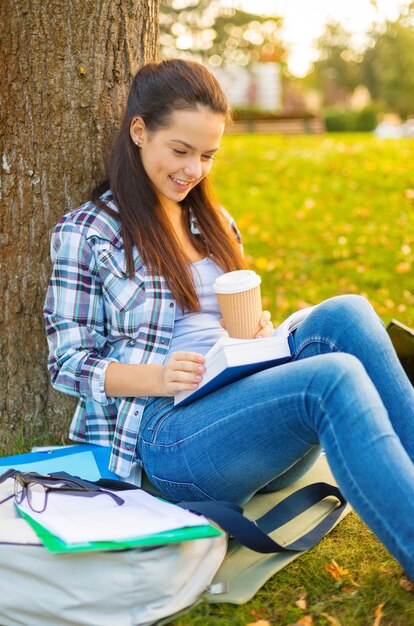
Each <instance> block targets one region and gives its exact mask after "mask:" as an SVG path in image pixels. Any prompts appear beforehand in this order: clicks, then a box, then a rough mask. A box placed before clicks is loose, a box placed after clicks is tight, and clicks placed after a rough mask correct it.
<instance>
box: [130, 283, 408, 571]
mask: <svg viewBox="0 0 414 626" xmlns="http://www.w3.org/2000/svg"><path fill="white" fill-rule="evenodd" d="M259 341H260V340H259ZM294 343H295V352H294V356H293V357H292V359H291V361H289V362H288V363H285V364H284V365H280V366H278V367H274V368H271V369H268V370H264V371H262V372H259V373H257V374H254V375H252V376H249V377H247V378H245V379H242V380H239V381H237V382H235V383H232V384H230V385H228V386H226V387H223V388H222V389H219V390H217V391H215V392H213V393H211V394H210V395H208V396H206V397H204V398H202V399H200V400H198V401H195V402H193V403H192V404H190V405H188V406H185V407H182V408H174V405H173V400H172V398H153V399H150V400H149V401H148V403H147V407H146V409H145V412H144V416H143V421H142V425H141V430H140V436H139V443H138V447H139V448H138V451H139V456H140V458H141V459H142V463H143V466H144V468H145V470H146V472H147V474H148V476H149V478H150V480H151V481H152V482H153V484H154V485H155V486H156V487H157V488H158V489H159V490H160V491H161V493H163V494H164V495H165V496H167V497H168V498H171V499H173V500H182V499H185V500H191V499H200V500H203V499H211V498H214V499H225V500H231V501H233V502H236V503H239V504H241V503H244V502H246V501H247V500H248V499H249V498H250V497H251V496H252V495H253V494H254V493H256V492H257V491H259V490H262V489H265V490H266V489H278V488H280V487H282V486H284V485H286V484H288V483H290V482H293V481H294V480H296V479H297V478H298V477H299V476H300V475H302V474H303V473H304V472H306V470H307V469H309V467H310V466H311V465H312V464H313V463H314V462H315V460H316V458H317V457H318V455H319V453H320V449H321V446H322V447H323V449H324V450H325V452H326V455H327V459H328V462H329V465H330V467H331V470H332V472H333V474H334V476H335V479H336V481H337V483H338V485H339V487H340V489H341V490H342V492H343V494H344V495H345V497H346V498H347V499H348V501H349V502H350V503H351V504H352V506H353V507H354V508H355V510H356V511H357V513H358V514H359V515H360V517H361V518H362V519H363V520H364V521H365V522H366V524H367V525H368V526H369V527H370V528H371V530H372V531H373V532H374V533H375V534H376V535H377V537H378V538H379V539H380V540H381V541H382V542H383V543H384V544H385V545H386V546H387V548H388V549H389V551H390V552H391V553H392V554H393V555H394V556H395V558H396V559H397V560H398V561H399V562H400V563H401V564H402V566H403V567H404V568H405V569H406V571H407V573H408V575H409V576H410V577H411V578H412V579H414V388H413V386H412V385H411V383H410V381H409V380H408V378H407V376H406V375H405V372H404V370H403V368H402V367H401V365H400V362H399V361H398V358H397V356H396V354H395V351H394V349H393V347H392V344H391V342H390V340H389V338H388V335H387V332H386V330H385V329H384V325H383V324H382V322H381V320H380V319H379V318H378V316H377V315H376V314H375V312H374V310H373V308H372V307H371V305H370V304H369V302H368V301H367V300H365V299H364V298H362V297H360V296H354V295H348V296H338V297H335V298H331V299H329V300H326V301H325V302H323V303H321V304H320V305H319V306H318V307H316V308H315V309H314V310H313V311H312V312H311V314H310V315H309V316H308V318H307V319H306V320H305V321H304V322H302V324H301V325H300V327H299V328H298V330H297V331H296V332H295V334H294Z"/></svg>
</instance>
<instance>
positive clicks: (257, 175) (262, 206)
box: [2, 135, 414, 626]
mask: <svg viewBox="0 0 414 626" xmlns="http://www.w3.org/2000/svg"><path fill="white" fill-rule="evenodd" d="M413 162H414V141H413V140H409V139H406V140H405V139H401V140H383V141H380V140H377V139H375V138H373V137H370V136H368V135H337V136H335V135H325V136H320V137H319V136H303V137H278V136H273V135H267V136H259V135H253V136H226V137H224V139H223V145H222V148H221V149H220V151H219V153H218V155H217V158H216V161H215V165H214V168H213V180H214V183H215V187H216V192H217V196H218V198H219V199H220V201H221V202H222V204H223V205H224V206H226V207H227V208H228V210H229V211H230V212H231V213H232V215H233V216H234V217H235V218H236V221H237V223H238V225H239V227H240V229H241V231H242V234H243V242H244V247H245V252H246V254H247V257H248V259H249V262H250V264H251V267H252V268H254V269H256V271H257V272H258V273H260V275H261V276H262V278H263V283H262V291H263V298H264V303H265V305H266V308H268V309H269V310H270V311H271V312H272V318H273V320H274V321H275V322H280V321H282V320H283V319H284V318H285V317H286V316H287V315H288V314H289V313H291V312H292V311H294V310H296V309H297V308H300V307H302V306H303V305H305V304H313V303H316V302H319V301H320V300H322V299H324V298H328V297H330V296H334V295H337V294H342V293H358V294H364V295H365V296H367V297H368V298H369V299H370V300H371V302H372V303H373V304H374V306H375V308H376V310H377V312H378V313H379V315H380V316H381V317H382V319H383V320H384V321H385V322H388V321H389V320H390V319H391V318H393V317H396V318H398V319H399V320H400V321H402V322H404V323H405V324H407V325H414V293H413V277H412V267H413V265H414V169H413V168H412V163H413ZM36 443H37V444H39V445H40V444H41V443H52V442H51V441H40V440H39V438H36ZM29 448H30V442H28V441H24V440H22V439H21V438H20V439H19V441H16V449H15V450H9V451H8V453H9V454H12V453H18V452H22V451H24V450H27V449H29ZM2 452H4V453H6V451H2ZM332 559H335V560H336V561H337V563H338V564H339V565H340V566H341V567H343V568H347V569H349V570H350V574H349V575H348V576H347V577H345V581H344V582H343V583H342V584H341V583H338V582H336V581H335V580H334V579H333V578H332V577H331V575H330V574H329V573H328V572H327V571H326V569H325V566H326V565H327V564H329V563H330V562H331V561H332ZM349 577H352V579H353V580H354V581H355V582H357V583H358V585H359V586H358V587H357V586H354V585H352V583H349ZM400 578H401V568H400V567H399V565H398V564H397V563H396V562H395V561H394V560H393V559H392V558H391V557H390V556H389V554H388V553H387V552H386V551H385V549H384V548H383V547H382V546H381V545H380V543H379V542H378V541H377V540H376V539H375V538H374V537H373V535H372V534H371V533H370V531H369V530H368V529H367V528H366V527H365V526H364V524H363V523H362V522H361V521H360V520H359V519H358V517H357V516H356V515H354V514H351V515H348V517H347V518H346V519H345V520H344V521H343V522H342V523H341V524H340V525H339V526H338V527H337V528H336V529H335V530H334V531H333V532H332V533H330V535H329V536H328V537H326V538H325V539H324V540H323V541H322V542H321V543H320V544H318V546H316V548H314V549H313V550H311V551H310V552H308V553H307V554H305V555H304V556H302V557H300V558H299V559H297V560H296V561H295V562H294V563H292V564H290V565H289V566H288V567H286V568H285V569H284V570H282V571H281V572H280V573H278V574H277V575H276V576H274V577H273V579H272V580H270V581H269V582H268V583H267V584H266V585H265V587H264V588H263V589H262V590H261V591H260V592H259V593H258V594H257V595H256V597H255V598H254V599H253V600H252V601H251V602H249V603H248V604H246V605H244V606H240V607H236V606H232V605H207V604H202V605H200V606H199V607H196V608H195V609H193V610H192V611H190V612H189V613H187V614H186V615H184V616H182V617H180V618H177V619H176V620H175V621H174V622H173V623H174V624H175V626H242V625H243V626H244V625H245V624H248V623H249V622H255V621H257V620H259V619H262V620H268V621H270V623H271V624H272V626H276V625H279V624H280V625H287V624H292V623H295V622H297V621H298V620H299V619H300V618H301V617H303V616H304V615H311V616H312V617H313V624H317V625H325V624H326V625H327V624H335V623H336V626H338V623H337V622H334V621H332V620H333V618H336V620H338V621H339V623H340V624H341V626H349V625H352V626H368V625H371V624H374V620H375V616H374V614H375V609H376V607H378V606H379V605H381V604H382V603H385V604H384V607H383V616H382V618H381V619H380V621H379V622H377V624H376V626H378V625H379V624H380V626H410V625H414V594H413V593H408V592H407V591H405V590H404V589H402V588H401V586H400ZM349 591H351V592H352V593H349ZM303 593H306V598H307V603H308V608H307V610H302V609H299V608H298V607H297V606H296V605H295V602H296V601H297V600H298V599H299V597H300V596H301V594H303Z"/></svg>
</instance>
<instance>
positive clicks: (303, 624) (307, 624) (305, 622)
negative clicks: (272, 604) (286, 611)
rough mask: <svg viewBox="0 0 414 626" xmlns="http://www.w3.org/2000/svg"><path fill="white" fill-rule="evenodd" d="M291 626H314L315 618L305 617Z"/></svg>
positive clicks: (290, 625)
mask: <svg viewBox="0 0 414 626" xmlns="http://www.w3.org/2000/svg"><path fill="white" fill-rule="evenodd" d="M289 626H313V617H312V615H304V616H303V617H301V619H300V620H299V621H298V622H295V623H294V624H289Z"/></svg>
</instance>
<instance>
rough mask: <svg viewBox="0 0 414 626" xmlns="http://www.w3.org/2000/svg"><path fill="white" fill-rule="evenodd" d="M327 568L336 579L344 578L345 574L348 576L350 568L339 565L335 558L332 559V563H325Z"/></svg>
mask: <svg viewBox="0 0 414 626" xmlns="http://www.w3.org/2000/svg"><path fill="white" fill-rule="evenodd" d="M325 569H326V571H327V572H329V573H330V575H331V576H332V578H334V579H335V580H342V578H344V576H347V575H348V574H349V569H344V568H343V567H341V566H340V565H338V563H337V562H336V561H334V559H332V561H331V563H329V564H328V565H325Z"/></svg>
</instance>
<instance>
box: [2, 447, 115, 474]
mask: <svg viewBox="0 0 414 626" xmlns="http://www.w3.org/2000/svg"><path fill="white" fill-rule="evenodd" d="M110 454H111V448H109V447H107V446H96V445H93V444H87V443H82V444H74V445H71V446H63V447H61V448H54V447H52V448H50V449H46V448H45V449H44V450H42V451H39V452H27V453H25V454H15V455H13V456H5V457H2V458H0V473H3V471H5V470H6V469H8V468H9V467H16V466H20V465H27V464H30V466H31V467H32V469H33V470H35V471H37V470H36V465H38V467H39V468H41V471H40V473H48V471H51V472H56V471H65V472H68V473H69V474H73V475H74V476H80V477H81V478H85V479H86V480H98V479H99V478H114V479H118V480H119V476H117V475H116V474H114V473H113V472H111V471H110V470H109V469H108V465H109V457H110ZM59 459H61V460H62V465H61V467H60V464H59ZM49 461H50V463H49ZM48 465H50V469H49V470H48ZM3 468H4V469H3ZM81 474H83V475H81Z"/></svg>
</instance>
